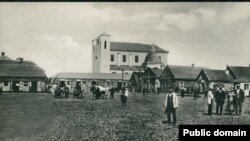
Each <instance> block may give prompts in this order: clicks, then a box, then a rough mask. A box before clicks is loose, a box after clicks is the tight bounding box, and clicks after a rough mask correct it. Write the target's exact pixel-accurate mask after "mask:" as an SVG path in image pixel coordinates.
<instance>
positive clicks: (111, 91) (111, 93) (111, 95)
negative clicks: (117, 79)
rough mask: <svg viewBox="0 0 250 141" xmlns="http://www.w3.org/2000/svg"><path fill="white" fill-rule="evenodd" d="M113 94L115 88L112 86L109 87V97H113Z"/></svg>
mask: <svg viewBox="0 0 250 141" xmlns="http://www.w3.org/2000/svg"><path fill="white" fill-rule="evenodd" d="M114 94H115V89H114V87H113V86H112V87H111V89H110V98H112V99H114Z"/></svg>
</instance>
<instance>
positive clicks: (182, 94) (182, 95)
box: [181, 89, 185, 97]
mask: <svg viewBox="0 0 250 141" xmlns="http://www.w3.org/2000/svg"><path fill="white" fill-rule="evenodd" d="M184 96H185V92H184V89H182V90H181V97H184Z"/></svg>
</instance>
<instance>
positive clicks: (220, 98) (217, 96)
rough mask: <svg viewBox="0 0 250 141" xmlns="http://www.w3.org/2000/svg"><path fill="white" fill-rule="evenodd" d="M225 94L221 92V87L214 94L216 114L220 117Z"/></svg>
mask: <svg viewBox="0 0 250 141" xmlns="http://www.w3.org/2000/svg"><path fill="white" fill-rule="evenodd" d="M225 98H226V94H225V92H224V91H223V86H220V87H219V90H218V91H217V92H216V93H215V101H216V114H217V115H218V114H220V115H222V111H223V105H224V102H225Z"/></svg>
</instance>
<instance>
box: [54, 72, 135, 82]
mask: <svg viewBox="0 0 250 141" xmlns="http://www.w3.org/2000/svg"><path fill="white" fill-rule="evenodd" d="M130 77H131V74H123V80H130ZM51 78H52V79H93V80H95V79H96V80H122V74H118V73H115V74H114V73H77V72H61V73H58V74H56V75H54V76H52V77H51Z"/></svg>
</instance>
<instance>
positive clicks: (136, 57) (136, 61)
mask: <svg viewBox="0 0 250 141" xmlns="http://www.w3.org/2000/svg"><path fill="white" fill-rule="evenodd" d="M138 62H139V56H138V55H136V56H135V63H138Z"/></svg>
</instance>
